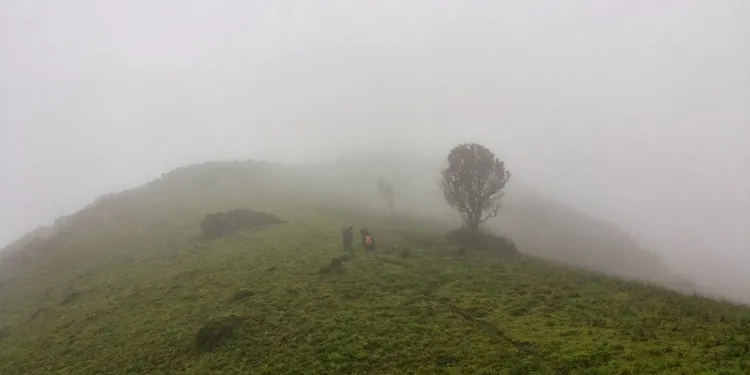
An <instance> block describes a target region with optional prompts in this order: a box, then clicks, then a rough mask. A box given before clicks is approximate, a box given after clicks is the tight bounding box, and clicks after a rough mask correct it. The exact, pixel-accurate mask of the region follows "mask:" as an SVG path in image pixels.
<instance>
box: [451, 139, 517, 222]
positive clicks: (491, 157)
mask: <svg viewBox="0 0 750 375" xmlns="http://www.w3.org/2000/svg"><path fill="white" fill-rule="evenodd" d="M442 174H443V178H442V180H441V181H440V187H441V188H442V189H443V196H444V197H445V201H446V202H448V204H449V205H450V206H451V207H453V208H455V209H456V210H457V211H458V212H460V213H461V217H462V218H463V220H464V224H465V226H466V227H467V228H468V229H469V230H471V231H472V232H478V231H479V225H480V224H482V223H483V222H485V221H487V219H489V218H491V217H495V216H497V212H498V210H499V209H500V198H501V197H502V196H503V191H502V190H503V188H505V184H506V183H507V182H508V180H509V179H510V176H511V174H510V172H509V171H508V170H506V169H505V162H503V161H500V159H498V158H497V156H495V154H494V153H493V152H492V151H490V150H489V149H488V148H486V147H484V146H482V145H480V144H477V143H464V144H460V145H458V146H456V147H454V148H453V149H452V150H451V151H450V153H449V154H448V168H446V169H444V170H443V172H442Z"/></svg>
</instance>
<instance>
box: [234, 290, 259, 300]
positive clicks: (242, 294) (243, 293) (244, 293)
mask: <svg viewBox="0 0 750 375" xmlns="http://www.w3.org/2000/svg"><path fill="white" fill-rule="evenodd" d="M254 295H255V292H253V291H252V290H247V289H244V290H239V291H237V292H236V293H234V295H233V296H232V301H241V300H243V299H245V298H247V297H252V296H254Z"/></svg>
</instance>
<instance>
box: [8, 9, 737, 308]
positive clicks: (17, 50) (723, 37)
mask: <svg viewBox="0 0 750 375" xmlns="http://www.w3.org/2000/svg"><path fill="white" fill-rule="evenodd" d="M748 20H750V3H748V2H745V1H740V0H736V1H729V0H727V1H711V2H708V1H698V0H695V1H660V2H646V1H628V2H607V3H604V2H601V1H593V0H585V1H584V0H579V1H573V2H551V1H550V2H521V1H515V2H510V1H501V2H449V1H413V2H397V1H382V2H377V3H360V2H348V1H337V2H334V1H315V2H294V3H283V4H281V3H279V2H272V1H256V2H243V1H213V2H205V1H201V2H199V1H184V0H181V1H176V0H173V1H159V0H155V1H127V2H101V1H94V0H79V1H75V2H58V1H51V0H43V1H34V2H16V1H10V0H0V51H2V58H0V82H2V84H0V181H1V182H2V183H1V184H0V207H2V210H0V224H1V225H0V244H7V243H9V242H10V241H12V240H14V239H15V238H17V237H19V236H21V235H22V234H23V233H25V232H27V231H29V230H32V229H34V228H35V227H37V226H38V225H48V224H50V223H51V222H52V221H53V220H54V219H55V218H56V217H58V216H60V215H66V214H70V213H72V212H74V211H76V210H77V209H79V208H81V207H83V206H84V205H86V204H87V203H89V202H91V201H92V200H94V199H95V198H96V197H97V196H99V195H101V194H105V193H109V192H113V191H119V190H122V189H125V188H130V187H134V186H138V185H141V184H143V183H146V182H148V181H150V180H153V179H155V178H157V177H159V176H160V175H161V173H163V172H166V171H168V170H170V169H173V168H176V167H179V166H182V165H186V164H191V163H196V162H202V161H206V160H215V159H264V160H273V161H280V162H284V163H292V164H305V165H308V164H316V163H328V162H331V163H332V162H334V161H337V160H342V159H343V160H346V159H347V158H359V159H361V158H365V159H366V158H367V156H368V155H384V154H398V155H407V156H411V157H414V158H415V159H417V158H418V159H420V160H434V161H435V163H436V164H437V165H439V163H440V162H441V161H442V160H441V158H443V157H444V155H445V154H447V152H448V150H449V149H450V148H451V147H452V146H454V145H455V144H456V143H459V142H465V141H474V142H479V143H481V144H483V145H485V146H487V147H489V148H491V149H492V150H493V151H495V152H496V153H497V154H498V156H500V157H501V158H502V159H503V160H505V161H506V162H507V165H508V168H509V169H510V170H511V171H512V172H513V174H514V181H516V180H515V179H518V180H519V181H523V183H524V184H525V185H528V186H530V187H533V188H534V189H536V190H539V191H542V192H544V193H545V194H547V195H549V196H551V197H554V198H555V199H557V200H559V201H560V202H563V203H564V204H566V205H567V206H570V207H573V208H576V209H580V210H583V211H585V212H587V213H588V214H590V215H591V216H593V217H595V218H598V219H601V220H605V221H610V222H614V223H617V224H618V225H619V226H620V227H622V228H624V229H625V230H626V231H627V232H629V233H630V234H631V235H632V236H633V237H634V238H635V239H636V240H637V241H638V242H639V243H640V244H641V246H643V247H644V248H646V249H648V250H650V251H653V252H655V253H658V254H660V255H661V256H662V257H663V258H665V259H666V261H667V262H668V263H669V265H670V266H671V267H673V268H674V269H675V270H677V271H678V272H681V273H684V274H687V275H690V276H691V278H692V279H693V280H694V281H696V282H698V283H700V284H701V285H705V286H706V287H709V288H711V289H712V290H713V291H716V292H720V293H723V294H724V295H726V296H729V297H732V298H744V297H747V298H748V299H750V290H748V289H747V288H748V285H750V272H748V271H750V194H749V193H750V173H748V172H749V171H750V147H749V146H750V105H748V103H750V47H749V46H750V22H748ZM436 178H437V177H436ZM509 194H510V193H509Z"/></svg>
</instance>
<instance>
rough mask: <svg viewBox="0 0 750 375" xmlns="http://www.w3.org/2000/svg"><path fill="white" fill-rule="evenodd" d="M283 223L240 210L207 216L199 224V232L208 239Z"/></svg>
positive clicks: (246, 210) (267, 216)
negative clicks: (241, 230)
mask: <svg viewBox="0 0 750 375" xmlns="http://www.w3.org/2000/svg"><path fill="white" fill-rule="evenodd" d="M281 223H285V221H284V220H281V219H279V217H278V216H276V215H274V214H269V213H266V212H259V211H253V210H250V209H247V208H240V209H236V210H232V211H229V212H217V213H213V214H208V215H206V217H204V218H203V222H201V231H202V232H203V234H204V235H205V236H206V237H208V238H216V237H221V236H224V235H227V234H230V233H234V232H236V231H238V230H240V229H248V228H254V227H259V226H265V225H273V224H281Z"/></svg>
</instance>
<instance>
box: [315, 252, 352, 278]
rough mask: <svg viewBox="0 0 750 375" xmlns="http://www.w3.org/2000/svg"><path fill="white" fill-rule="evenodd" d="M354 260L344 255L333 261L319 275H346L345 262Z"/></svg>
mask: <svg viewBox="0 0 750 375" xmlns="http://www.w3.org/2000/svg"><path fill="white" fill-rule="evenodd" d="M351 259H352V258H351V256H349V255H342V256H340V257H337V258H333V259H331V263H329V264H328V265H327V266H325V267H322V268H321V269H320V271H318V273H320V274H330V273H344V272H346V270H345V269H344V262H348V261H350V260H351Z"/></svg>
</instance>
